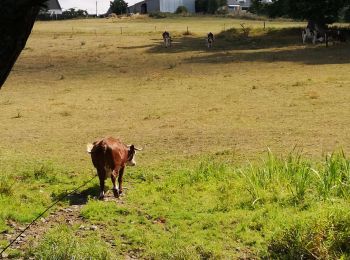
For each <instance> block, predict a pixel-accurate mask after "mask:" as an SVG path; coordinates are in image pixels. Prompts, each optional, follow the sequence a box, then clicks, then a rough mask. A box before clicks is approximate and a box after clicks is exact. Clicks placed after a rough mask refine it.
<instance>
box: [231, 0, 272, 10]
mask: <svg viewBox="0 0 350 260" xmlns="http://www.w3.org/2000/svg"><path fill="white" fill-rule="evenodd" d="M252 2H253V1H252V0H227V8H228V11H229V12H236V11H241V10H248V9H249V8H250V7H251V6H252ZM261 2H262V3H272V0H262V1H261Z"/></svg>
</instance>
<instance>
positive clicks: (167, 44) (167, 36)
mask: <svg viewBox="0 0 350 260" xmlns="http://www.w3.org/2000/svg"><path fill="white" fill-rule="evenodd" d="M162 36H163V41H164V46H165V48H168V47H171V37H170V33H169V32H167V31H165V32H163V34H162Z"/></svg>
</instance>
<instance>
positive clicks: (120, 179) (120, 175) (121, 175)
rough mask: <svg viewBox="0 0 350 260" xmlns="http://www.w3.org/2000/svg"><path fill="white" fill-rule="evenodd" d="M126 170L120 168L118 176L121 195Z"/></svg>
mask: <svg viewBox="0 0 350 260" xmlns="http://www.w3.org/2000/svg"><path fill="white" fill-rule="evenodd" d="M124 168H125V167H122V168H120V171H119V176H118V184H119V194H122V193H123V175H124Z"/></svg>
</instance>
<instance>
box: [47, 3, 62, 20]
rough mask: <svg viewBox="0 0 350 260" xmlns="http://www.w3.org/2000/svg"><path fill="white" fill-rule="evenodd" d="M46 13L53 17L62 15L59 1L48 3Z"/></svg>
mask: <svg viewBox="0 0 350 260" xmlns="http://www.w3.org/2000/svg"><path fill="white" fill-rule="evenodd" d="M46 4H47V9H46V12H47V13H48V14H50V15H52V16H54V15H59V14H62V8H61V5H60V3H59V2H58V0H49V1H47V3H46Z"/></svg>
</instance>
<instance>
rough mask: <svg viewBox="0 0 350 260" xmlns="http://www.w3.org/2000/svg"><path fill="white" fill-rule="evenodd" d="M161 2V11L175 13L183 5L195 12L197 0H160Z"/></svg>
mask: <svg viewBox="0 0 350 260" xmlns="http://www.w3.org/2000/svg"><path fill="white" fill-rule="evenodd" d="M159 2H160V11H161V12H167V13H175V11H176V9H177V8H178V7H179V6H181V5H184V6H186V8H187V10H188V11H189V12H191V13H194V12H195V0H159Z"/></svg>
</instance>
